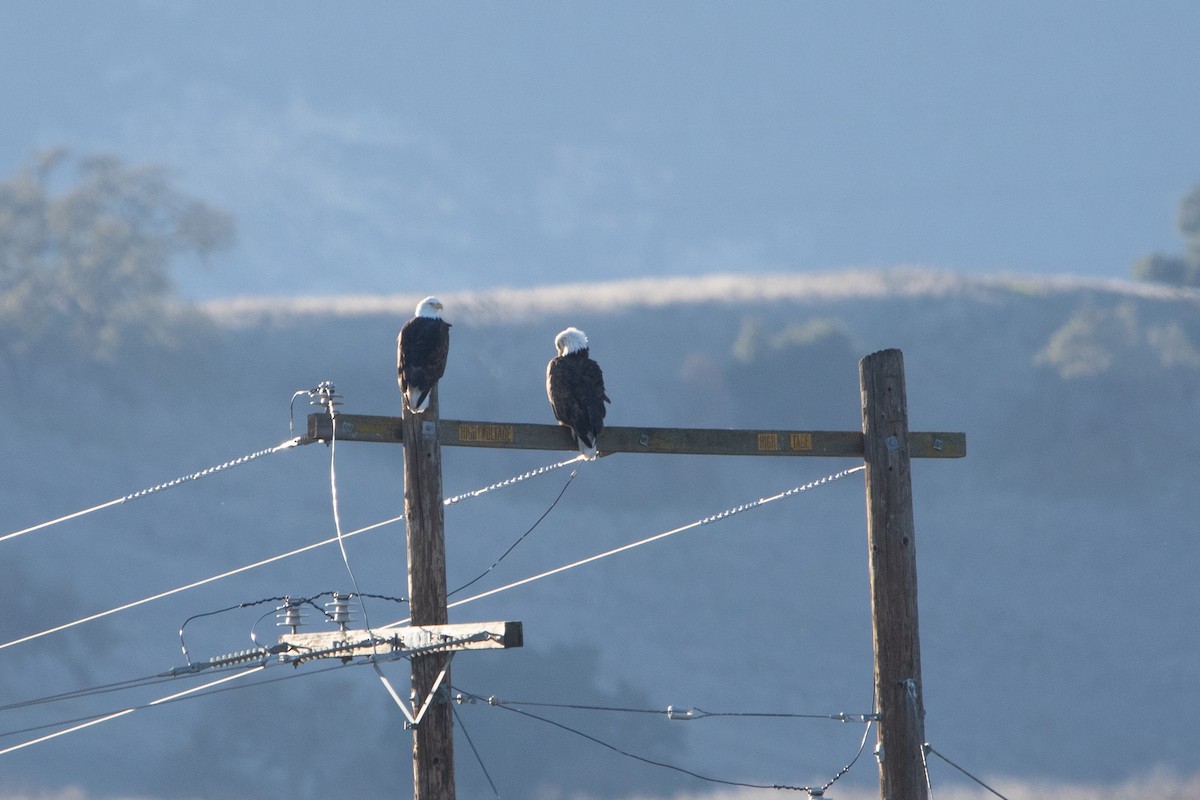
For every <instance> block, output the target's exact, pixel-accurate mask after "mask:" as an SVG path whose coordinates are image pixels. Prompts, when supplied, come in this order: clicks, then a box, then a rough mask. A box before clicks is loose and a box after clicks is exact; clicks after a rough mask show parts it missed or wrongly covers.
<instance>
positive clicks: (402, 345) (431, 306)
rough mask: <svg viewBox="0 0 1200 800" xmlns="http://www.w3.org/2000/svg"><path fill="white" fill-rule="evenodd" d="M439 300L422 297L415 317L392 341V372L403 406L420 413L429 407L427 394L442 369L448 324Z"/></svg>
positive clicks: (448, 348)
mask: <svg viewBox="0 0 1200 800" xmlns="http://www.w3.org/2000/svg"><path fill="white" fill-rule="evenodd" d="M441 310H442V301H440V300H438V299H437V298H436V297H426V298H425V299H424V300H422V301H421V302H420V303H418V304H417V310H416V313H415V316H413V318H412V319H410V320H409V321H408V322H406V323H404V327H403V328H401V329H400V336H399V337H398V339H397V340H396V371H397V373H398V379H399V381H400V394H401V395H402V396H403V397H404V408H405V410H406V411H409V412H411V413H414V414H420V413H421V412H422V411H424V410H425V409H426V408H427V407H428V406H429V393H430V392H431V391H432V390H433V387H434V385H435V384H436V383H437V382H438V381H439V380H441V377H442V375H443V374H444V373H445V372H446V355H447V354H448V353H449V351H450V323H448V322H446V321H445V320H443V319H442V317H441V313H440V312H441Z"/></svg>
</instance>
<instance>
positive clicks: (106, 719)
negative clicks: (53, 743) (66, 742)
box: [0, 665, 266, 756]
mask: <svg viewBox="0 0 1200 800" xmlns="http://www.w3.org/2000/svg"><path fill="white" fill-rule="evenodd" d="M265 668H266V667H265V666H262V665H260V666H255V667H249V668H247V669H246V671H244V672H237V673H234V674H233V675H226V676H225V677H222V678H217V679H216V680H213V681H209V682H208V683H205V684H201V685H200V686H193V687H192V688H191V689H185V690H184V691H182V692H176V693H174V694H169V695H166V696H165V697H160V698H158V699H157V700H152V701H150V702H149V703H145V704H143V705H140V706H129V707H128V708H123V709H121V710H120V711H115V712H113V713H111V714H105V715H104V716H101V717H96V718H94V719H89V720H87V721H86V722H81V723H79V724H77V725H72V726H71V727H69V728H64V729H63V730H60V731H55V732H54V733H49V734H46V735H45V736H39V737H37V738H36V739H30V740H28V741H25V742H21V743H20V744H14V745H12V746H11V747H6V748H4V749H0V756H3V755H7V754H8V753H11V752H14V751H16V750H21V749H23V748H26V747H29V746H31V745H35V744H40V743H42V742H46V741H49V740H51V739H57V738H58V737H59V736H65V735H67V734H68V733H75V732H76V731H80V730H83V729H84V728H90V727H91V726H93V725H99V724H101V723H104V722H110V721H111V720H114V719H117V718H119V717H124V716H126V715H127V714H132V713H133V712H135V711H139V710H141V709H144V708H150V707H152V706H157V705H162V704H163V703H170V702H173V701H175V700H180V699H182V698H184V697H187V696H189V695H193V694H195V693H197V692H201V691H203V690H205V689H210V688H212V687H215V686H219V685H221V684H223V683H226V682H228V681H232V680H237V679H238V678H242V677H245V676H246V675H252V674H254V673H256V672H258V671H259V670H262V669H265Z"/></svg>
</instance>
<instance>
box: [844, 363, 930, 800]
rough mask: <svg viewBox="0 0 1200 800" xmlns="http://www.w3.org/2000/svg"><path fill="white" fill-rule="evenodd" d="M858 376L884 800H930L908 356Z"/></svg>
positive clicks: (863, 368)
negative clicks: (907, 388) (906, 376)
mask: <svg viewBox="0 0 1200 800" xmlns="http://www.w3.org/2000/svg"><path fill="white" fill-rule="evenodd" d="M858 368H859V385H860V387H861V390H862V424H863V440H864V441H863V450H864V458H865V461H866V485H867V544H868V546H869V549H870V556H869V557H870V571H871V628H872V639H873V643H874V646H875V693H876V704H877V705H876V708H877V709H878V711H879V715H880V718H879V727H878V750H877V751H876V755H877V756H878V758H879V791H880V797H881V798H883V800H928V797H929V793H928V783H927V782H926V779H925V769H924V757H923V756H924V754H923V752H922V750H923V748H924V744H925V705H924V700H923V694H922V688H921V643H920V638H919V634H918V627H917V547H916V537H915V536H914V530H915V528H914V524H913V502H912V475H911V471H910V469H909V465H910V461H909V452H908V401H907V399H906V396H905V388H904V355H903V354H902V353H901V352H900V351H899V350H881V351H880V352H878V353H872V354H871V355H869V356H867V357H866V358H864V359H863V360H862V361H860V362H859V365H858Z"/></svg>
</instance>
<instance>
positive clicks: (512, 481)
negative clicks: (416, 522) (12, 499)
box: [0, 457, 579, 650]
mask: <svg viewBox="0 0 1200 800" xmlns="http://www.w3.org/2000/svg"><path fill="white" fill-rule="evenodd" d="M578 460H579V459H578V457H576V458H572V459H568V460H566V461H561V462H558V463H555V464H550V465H547V466H544V467H538V468H537V469H533V470H530V471H528V472H525V473H523V474H521V475H517V476H515V477H512V478H508V479H506V480H503V481H499V482H497V483H493V484H491V485H489V486H485V487H483V488H481V489H475V490H473V491H470V492H464V493H462V494H460V495H457V496H455V497H452V498H449V499H448V500H447V501H445V504H446V505H450V504H452V503H458V502H461V501H462V500H465V499H472V498H475V497H479V496H481V495H483V494H486V493H489V492H492V491H495V490H496V489H502V488H507V487H508V486H513V485H516V484H517V483H519V482H521V481H525V480H528V479H529V478H531V477H536V476H540V475H545V474H547V473H549V472H551V471H553V470H556V469H559V468H561V467H564V466H567V465H568V464H572V463H574V462H576V461H578ZM120 502H123V498H122V499H119V500H114V501H112V502H111V503H109V504H108V505H112V504H115V503H120ZM99 508H100V507H99V506H98V507H97V508H96V510H98V509H99ZM81 513H86V512H81ZM63 519H66V518H63ZM403 521H404V515H403V514H400V515H398V516H395V517H390V518H388V519H385V520H381V521H379V522H375V523H372V524H370V525H365V526H363V527H361V528H357V529H355V530H352V531H348V532H345V533H342V535H341V538H342V539H343V540H345V539H349V538H351V537H354V536H358V535H359V534H362V533H367V532H369V531H373V530H375V529H377V528H382V527H384V526H385V525H392V524H395V523H397V522H403ZM48 524H51V523H44V525H48ZM29 530H32V529H26V531H24V532H28V531H29ZM20 533H22V531H18V532H17V534H10V536H12V535H19V534H20ZM0 541H2V540H0ZM337 542H338V537H337V536H336V535H335V536H330V537H329V538H327V539H322V540H321V541H319V542H313V543H312V544H308V545H304V546H303V547H298V548H296V549H294V550H289V551H287V552H285V553H279V554H277V555H273V556H268V557H267V558H264V559H261V560H259V561H255V562H252V563H250V564H245V565H242V566H240V567H235V568H233V569H230V570H227V571H225V572H220V573H217V574H216V575H211V576H209V577H207V578H202V579H200V580H196V581H192V582H191V583H186V584H183V585H182V586H177V587H175V588H174V589H167V590H165V591H162V592H158V593H157V594H152V595H149V596H147V597H143V598H141V599H140V600H134V601H131V602H129V603H124V604H122V605H118V606H114V607H113V608H110V609H108V610H106V611H100V612H97V613H95V614H89V615H87V616H84V617H81V618H79V619H76V620H73V621H71V622H66V623H63V624H62V625H55V626H53V627H50V628H46V629H45V630H42V631H38V632H36V633H31V634H29V635H27V636H21V637H18V638H16V639H13V640H12V641H9V642H4V643H0V650H4V649H6V648H9V647H13V646H15V645H18V644H24V643H25V642H30V641H33V640H35V639H40V638H42V637H44V636H49V635H50V634H54V633H59V632H61V631H65V630H69V629H71V628H74V627H77V626H79V625H84V624H86V623H88V622H94V621H96V620H98V619H103V618H104V617H109V616H112V615H113V614H119V613H121V612H122V611H129V610H130V609H133V608H137V607H138V606H142V605H146V604H147V603H152V602H155V601H157V600H163V599H165V598H167V597H171V596H172V595H176V594H180V593H181V592H186V591H188V590H191V589H197V588H199V587H201V586H205V585H207V584H210V583H214V582H216V581H220V580H224V579H225V578H230V577H233V576H234V575H240V574H241V573H243V572H249V571H250V570H254V569H258V568H259V567H264V566H267V565H268V564H273V563H275V562H277V561H282V560H284V559H286V558H292V557H293V556H298V555H302V554H304V553H307V552H309V551H311V550H316V549H317V548H320V547H326V546H328V545H331V544H336V543H337ZM363 596H370V595H366V594H364V595H363Z"/></svg>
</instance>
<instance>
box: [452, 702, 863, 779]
mask: <svg viewBox="0 0 1200 800" xmlns="http://www.w3.org/2000/svg"><path fill="white" fill-rule="evenodd" d="M456 691H458V696H457V698H456V700H457V702H458V703H460V704H461V703H463V702H468V703H476V702H483V703H486V704H487V705H489V706H496V707H500V708H507V709H509V710H512V711H517V712H518V713H521V714H524V715H525V716H528V717H531V718H533V719H536V720H540V721H542V722H547V723H549V724H551V725H555V726H556V727H559V728H562V729H564V730H566V731H569V732H571V733H575V734H577V735H579V736H582V737H584V738H586V739H589V740H591V741H593V742H596V743H597V744H601V745H603V746H605V747H607V748H608V749H610V750H614V751H615V752H617V753H620V754H621V755H624V756H628V757H630V758H633V759H635V760H638V761H643V762H645V763H647V764H652V765H655V766H660V767H666V768H668V769H672V770H675V771H677V772H683V773H685V774H687V775H691V776H693V777H696V778H700V779H701V780H705V781H711V782H713V783H720V784H725V785H730V786H738V787H742V788H754V789H792V790H797V791H807V792H809V793H810V794H812V795H814V796H820V795H823V794H824V792H825V791H827V790H828V789H829V788H830V787H831V786H833V784H835V783H837V782H838V781H839V780H840V779H841V778H842V777H843V776H845V775H846V773H848V772H849V771H850V770H851V769H852V768H853V767H854V765H855V764H856V763H857V762H858V759H859V758H860V757H861V756H862V754H863V751H864V750H865V749H866V744H867V738H868V737H869V735H870V732H871V726H872V724H873V723H875V722H877V721H878V720H879V715H878V713H871V714H846V713H845V712H840V713H836V714H813V713H788V712H757V711H729V712H709V711H704V710H703V709H701V708H699V707H697V706H692V707H689V708H686V709H676V707H675V706H667V709H666V716H667V718H668V719H672V720H680V719H682V720H693V719H703V718H705V717H755V718H789V719H826V720H833V721H837V722H861V723H865V725H866V727H865V728H864V729H863V736H862V740H861V741H860V742H859V745H858V750H857V751H856V752H855V754H854V757H853V758H852V759H850V761H849V762H848V763H847V764H846V765H845V766H843V767H842V768H841V769H840V770H839V771H838V772H837V773H836V774H835V775H834V776H833V777H832V778H831V779H830V780H829V781H828V782H827V783H825V784H824V785H822V786H785V785H780V784H772V785H766V784H751V783H741V782H734V781H727V780H722V779H715V778H709V777H706V776H704V775H700V774H698V773H695V772H693V771H691V770H687V769H684V768H681V767H677V766H674V765H671V764H666V763H663V762H658V761H654V760H651V759H646V758H643V757H641V756H638V755H636V754H632V753H628V752H625V751H624V750H622V749H620V748H618V747H615V746H613V745H611V744H609V743H606V742H603V741H600V740H599V739H596V738H595V737H593V736H590V735H589V734H586V733H583V732H581V731H579V730H576V729H574V728H571V727H569V726H566V725H562V724H560V723H556V722H555V721H553V720H550V719H547V718H545V717H542V716H539V715H537V714H531V713H528V712H524V711H522V710H521V709H519V708H516V707H517V706H534V707H541V708H558V709H565V710H572V711H611V712H620V713H628V714H653V715H657V716H661V715H662V714H663V710H662V709H661V708H655V709H649V708H628V707H617V706H599V705H585V704H575V703H547V702H528V701H518V700H501V699H498V698H496V697H494V696H493V697H486V698H485V697H483V696H482V695H477V694H472V693H470V692H465V691H462V690H456ZM463 698H466V699H465V700H464V699H463ZM871 705H872V706H874V705H875V701H874V700H872V702H871ZM696 712H699V713H696Z"/></svg>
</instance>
